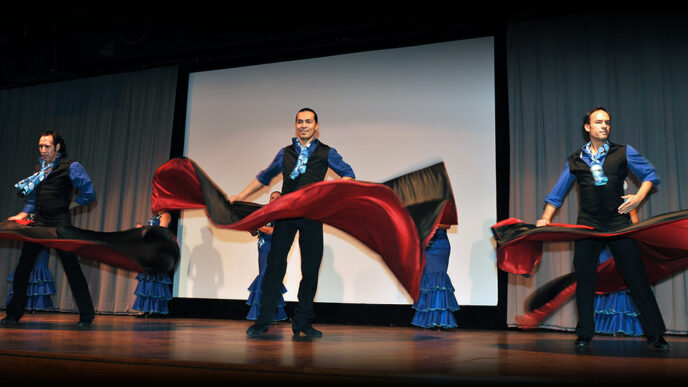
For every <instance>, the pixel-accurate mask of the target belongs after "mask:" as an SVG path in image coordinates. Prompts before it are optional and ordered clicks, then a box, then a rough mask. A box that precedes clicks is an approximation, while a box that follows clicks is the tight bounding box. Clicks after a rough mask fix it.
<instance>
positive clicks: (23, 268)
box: [7, 212, 94, 321]
mask: <svg viewBox="0 0 688 387" xmlns="http://www.w3.org/2000/svg"><path fill="white" fill-rule="evenodd" d="M36 223H37V224H41V225H46V226H53V227H57V226H68V225H71V219H70V215H69V212H66V213H65V214H60V215H56V216H53V217H51V218H49V220H46V219H44V218H41V217H39V216H37V218H36ZM43 249H45V247H44V246H41V245H38V244H35V243H28V242H24V246H23V247H22V251H21V255H20V256H19V262H18V263H17V267H16V269H15V271H14V281H13V284H12V285H13V290H14V294H13V295H12V299H11V300H10V302H9V303H8V304H7V316H9V317H13V318H16V319H20V318H21V317H22V316H23V315H24V308H25V307H26V297H27V296H26V290H27V289H28V287H29V277H30V276H31V270H33V266H34V265H35V263H36V259H37V258H38V254H40V252H41V251H42V250H43ZM57 255H58V256H59V257H60V261H61V262H62V268H63V269H64V271H65V275H66V276H67V281H68V282H69V287H70V288H71V290H72V295H73V296H74V300H75V301H76V305H77V307H78V308H79V314H80V319H81V320H88V321H90V320H92V319H93V316H94V311H93V302H92V301H91V294H90V293H89V291H88V283H86V277H84V273H83V271H81V265H79V260H78V258H77V257H76V255H74V254H72V253H70V252H67V251H62V250H57Z"/></svg>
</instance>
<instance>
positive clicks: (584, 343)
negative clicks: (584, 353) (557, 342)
mask: <svg viewBox="0 0 688 387" xmlns="http://www.w3.org/2000/svg"><path fill="white" fill-rule="evenodd" d="M591 341H592V339H591V338H589V337H588V336H578V338H577V339H576V343H575V344H576V349H587V348H590V342H591Z"/></svg>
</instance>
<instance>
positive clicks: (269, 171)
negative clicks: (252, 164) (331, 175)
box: [256, 138, 356, 186]
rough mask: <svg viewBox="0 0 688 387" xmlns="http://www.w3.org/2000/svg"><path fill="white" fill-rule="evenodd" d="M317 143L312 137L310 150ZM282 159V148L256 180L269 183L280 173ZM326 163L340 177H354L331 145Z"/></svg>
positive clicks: (347, 165)
mask: <svg viewBox="0 0 688 387" xmlns="http://www.w3.org/2000/svg"><path fill="white" fill-rule="evenodd" d="M319 143H320V142H319V141H318V139H317V138H316V139H313V141H312V142H311V144H310V145H309V147H313V149H311V151H314V150H315V148H316V147H317V146H318V144H319ZM283 161H284V148H282V149H280V150H279V152H277V155H276V156H275V159H274V160H272V163H270V165H268V167H267V168H265V169H264V170H262V171H260V173H258V175H257V176H256V179H258V181H259V182H260V183H261V184H263V185H266V186H267V185H270V181H271V180H272V179H273V178H274V177H275V176H277V175H279V174H280V173H282V166H283ZM327 163H328V166H329V167H330V169H332V170H333V171H334V172H335V173H336V174H337V175H339V176H340V177H351V178H352V179H355V178H356V175H355V174H354V170H353V168H351V166H350V165H349V164H347V163H346V162H345V161H344V159H343V158H342V156H341V155H340V154H339V153H337V150H336V149H334V148H332V147H330V153H329V154H328V156H327Z"/></svg>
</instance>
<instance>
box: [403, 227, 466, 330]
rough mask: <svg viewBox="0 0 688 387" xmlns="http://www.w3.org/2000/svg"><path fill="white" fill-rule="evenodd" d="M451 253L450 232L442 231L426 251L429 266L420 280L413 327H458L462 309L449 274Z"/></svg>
mask: <svg viewBox="0 0 688 387" xmlns="http://www.w3.org/2000/svg"><path fill="white" fill-rule="evenodd" d="M449 253H450V246H449V240H448V239H447V234H446V231H445V230H442V229H438V230H437V232H436V237H435V240H434V242H433V243H432V245H431V246H430V247H429V248H428V249H427V250H426V264H425V265H426V266H425V271H424V272H423V276H422V277H421V281H420V296H419V297H418V301H416V302H415V303H414V304H413V309H415V310H416V313H415V314H414V315H413V320H411V324H412V325H416V326H419V327H423V328H456V327H457V324H456V319H455V318H454V312H455V311H457V310H459V304H458V302H457V301H456V297H455V296H454V286H453V285H452V282H451V279H449V276H448V275H447V266H448V263H449ZM428 271H429V272H428Z"/></svg>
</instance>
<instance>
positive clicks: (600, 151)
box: [581, 141, 609, 185]
mask: <svg viewBox="0 0 688 387" xmlns="http://www.w3.org/2000/svg"><path fill="white" fill-rule="evenodd" d="M583 152H585V154H586V155H588V157H589V158H590V172H591V173H592V177H593V179H594V180H595V185H605V184H607V181H608V180H609V179H607V176H605V175H604V170H603V169H602V162H601V159H602V158H603V157H604V156H605V155H606V154H607V152H609V141H605V143H604V145H602V146H601V147H599V148H597V153H595V154H593V153H592V149H590V142H589V141H588V143H587V144H585V145H583V149H582V152H581V158H582V156H583V154H582V153H583Z"/></svg>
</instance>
